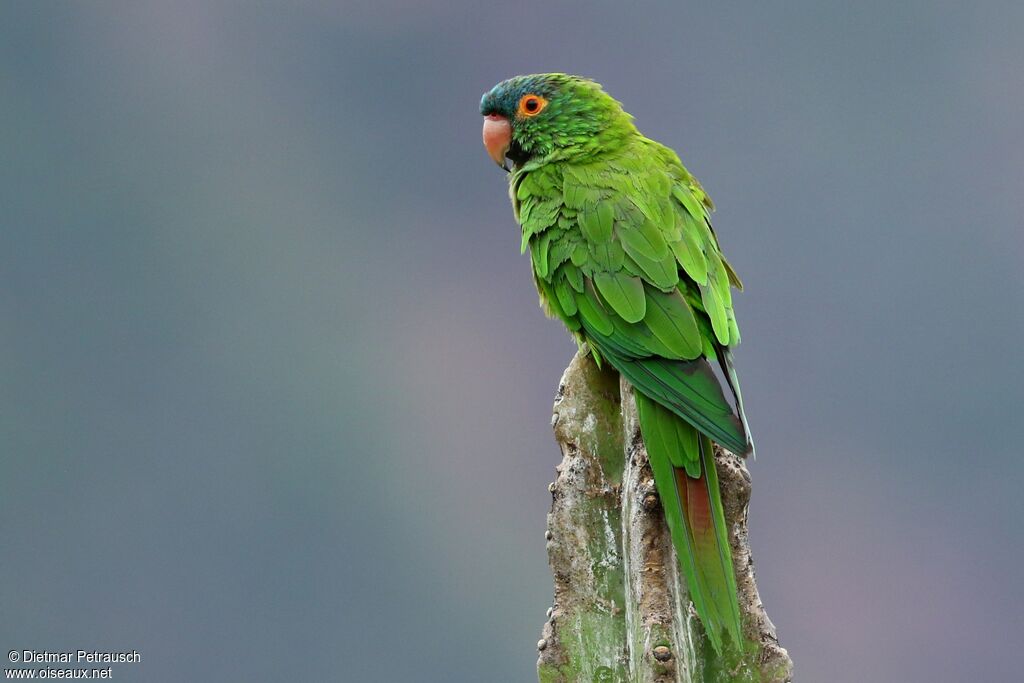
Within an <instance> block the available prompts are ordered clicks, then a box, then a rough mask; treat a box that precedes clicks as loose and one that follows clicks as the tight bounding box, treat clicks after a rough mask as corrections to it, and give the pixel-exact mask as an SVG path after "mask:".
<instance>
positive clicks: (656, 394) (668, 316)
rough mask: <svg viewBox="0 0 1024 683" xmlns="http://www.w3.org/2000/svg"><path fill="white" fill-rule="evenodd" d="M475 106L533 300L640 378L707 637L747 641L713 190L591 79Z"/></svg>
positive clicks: (656, 456) (664, 488) (524, 89)
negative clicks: (728, 476)
mask: <svg viewBox="0 0 1024 683" xmlns="http://www.w3.org/2000/svg"><path fill="white" fill-rule="evenodd" d="M480 113H481V114H482V115H483V116H484V125H483V140H484V145H485V146H486V148H487V151H488V153H489V154H490V156H491V158H492V159H493V160H494V161H495V162H497V163H498V164H499V165H500V166H502V167H503V168H504V169H505V170H506V171H509V176H508V179H509V194H510V196H511V199H512V208H513V211H514V213H515V216H516V219H517V221H518V222H519V223H520V224H521V226H522V233H523V241H522V251H523V252H524V253H525V252H526V250H527V249H529V251H530V260H531V263H532V267H533V277H534V282H535V283H536V285H537V290H538V291H539V293H540V300H541V305H542V306H543V307H544V309H545V310H546V311H547V313H548V314H549V315H550V316H551V317H555V318H558V319H560V320H561V321H562V322H563V323H565V325H566V327H568V328H569V330H570V332H571V333H572V334H573V336H574V337H575V338H576V341H577V342H578V343H579V344H580V346H581V348H582V347H583V345H584V344H586V346H587V347H588V348H589V349H590V352H591V353H592V354H593V358H594V360H595V361H596V362H597V363H598V364H599V365H600V364H601V363H604V362H607V363H608V364H609V365H611V366H612V367H613V368H615V369H616V370H617V371H618V372H619V373H620V374H621V375H622V376H624V377H625V378H626V379H627V380H628V381H629V382H630V383H631V384H632V386H633V388H634V389H635V393H636V402H637V411H638V413H639V419H640V431H641V433H642V434H643V438H644V442H645V443H646V444H647V452H648V456H649V459H650V463H651V469H652V470H653V472H654V480H655V484H656V486H657V489H658V495H659V497H660V498H661V502H662V507H663V509H664V511H665V517H666V520H667V522H668V527H669V531H670V533H671V536H672V541H673V544H674V546H675V549H676V554H677V556H678V557H679V561H680V564H681V565H682V568H683V573H684V575H685V576H686V580H687V585H688V586H689V590H690V597H691V599H692V600H693V604H694V606H695V607H696V609H697V614H698V616H699V617H700V619H701V621H702V623H703V624H704V628H705V631H706V633H707V635H708V639H709V640H710V642H711V644H712V646H713V647H714V649H715V650H716V651H717V652H719V653H721V652H722V649H723V646H724V643H725V642H726V638H728V639H729V640H731V641H732V643H734V644H735V646H736V647H737V648H739V649H740V650H742V649H743V639H742V635H741V625H740V611H739V605H738V601H737V591H736V578H735V574H734V572H733V565H732V557H731V553H730V551H729V536H728V530H727V529H726V523H725V515H724V513H723V511H722V501H721V495H720V491H719V488H718V477H717V474H716V472H715V460H714V453H713V450H712V441H715V442H717V443H719V444H721V445H722V446H723V447H725V448H727V449H728V450H730V451H732V452H733V453H736V454H738V455H742V456H746V455H748V454H750V453H752V452H753V443H752V441H751V438H750V430H749V429H748V427H747V421H746V417H745V415H744V412H743V400H742V398H741V396H740V387H739V383H738V381H737V375H736V371H735V370H734V368H733V360H732V355H731V351H730V349H731V348H732V347H733V346H735V345H736V344H738V343H739V341H740V333H739V329H738V327H737V325H736V317H735V315H734V313H733V306H732V293H731V291H730V286H732V287H736V288H737V289H742V288H743V285H742V283H741V282H740V279H739V277H737V275H736V273H735V271H733V269H732V266H730V265H729V262H728V261H726V260H725V257H724V256H722V252H721V249H720V248H719V245H718V239H717V237H716V236H715V232H714V230H713V229H712V227H711V223H710V220H709V213H710V212H711V210H712V209H713V205H712V203H711V200H710V199H709V198H708V196H707V194H706V193H705V192H704V189H703V188H702V187H701V186H700V183H698V182H697V180H696V179H695V178H694V177H693V176H692V175H690V173H689V172H688V171H687V170H686V169H685V168H684V167H683V164H682V162H680V160H679V157H678V156H677V155H676V153H675V152H673V151H672V150H670V149H669V148H667V147H665V146H664V145H661V144H659V143H657V142H655V141H653V140H650V139H648V138H646V137H644V136H643V135H642V134H641V133H640V132H639V131H638V130H637V128H636V126H635V125H633V120H632V117H631V116H630V115H629V114H627V113H626V112H625V111H623V109H622V105H621V104H620V103H619V102H617V101H616V100H614V99H613V98H612V97H611V96H609V95H608V94H606V93H605V92H604V90H602V88H601V86H600V85H598V84H597V83H595V82H593V81H591V80H588V79H584V78H580V77H578V76H570V75H567V74H560V73H551V74H535V75H530V76H517V77H515V78H511V79H509V80H506V81H503V82H501V83H499V84H497V85H496V86H494V88H492V89H491V90H490V91H489V92H487V93H485V94H484V96H483V98H482V100H481V102H480ZM506 159H507V160H509V161H511V162H512V166H511V168H509V167H508V165H507V163H506ZM712 362H714V363H716V364H718V365H719V367H720V368H721V371H722V376H723V377H724V379H725V383H726V384H727V385H728V389H729V392H730V393H731V395H732V400H731V401H730V400H727V399H726V397H725V393H724V392H723V390H722V385H721V383H720V382H719V379H718V376H717V375H716V373H715V371H714V370H713V369H712V365H711V363H712Z"/></svg>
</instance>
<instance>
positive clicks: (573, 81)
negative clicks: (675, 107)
mask: <svg viewBox="0 0 1024 683" xmlns="http://www.w3.org/2000/svg"><path fill="white" fill-rule="evenodd" d="M480 113H481V114H483V116H484V131H483V137H484V146H485V147H487V153H488V154H489V155H490V157H491V158H492V159H494V161H495V162H496V163H497V164H498V165H499V166H501V167H503V168H505V169H506V170H508V167H507V166H506V165H505V158H506V157H508V158H509V159H511V160H512V162H513V163H514V164H515V165H516V167H522V166H523V164H525V163H526V162H527V161H530V160H534V159H547V158H552V159H553V158H558V159H568V158H585V157H587V156H589V155H592V154H594V153H596V152H597V151H599V150H607V149H609V148H611V147H612V146H616V142H617V141H620V140H621V139H623V138H624V137H625V136H626V135H628V134H629V133H631V132H633V131H635V130H636V129H635V128H634V127H633V124H632V121H631V117H630V116H629V114H627V113H625V112H624V111H623V110H622V105H620V104H619V103H618V102H617V101H615V100H614V99H612V97H611V96H609V95H608V94H607V93H605V92H604V90H602V89H601V86H600V85H598V84H597V83H595V82H594V81H591V80H588V79H586V78H580V77H579V76H569V75H568V74H559V73H552V74H533V75H530V76H516V77H515V78H510V79H508V80H507V81H502V82H501V83H498V84H497V85H496V86H494V87H493V88H491V89H490V91H488V92H486V93H484V96H483V98H481V100H480Z"/></svg>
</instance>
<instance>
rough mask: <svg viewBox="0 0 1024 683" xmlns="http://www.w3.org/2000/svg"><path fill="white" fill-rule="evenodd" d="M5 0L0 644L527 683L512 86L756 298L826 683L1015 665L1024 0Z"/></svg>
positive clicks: (529, 467) (769, 577) (528, 495)
mask: <svg viewBox="0 0 1024 683" xmlns="http://www.w3.org/2000/svg"><path fill="white" fill-rule="evenodd" d="M705 5H707V3H691V2H686V3H683V2H664V3H651V4H647V3H640V4H635V5H631V6H627V3H602V2H573V3H564V4H563V3H548V2H543V3H541V2H536V3H535V2H516V3H504V4H498V3H478V2H452V3H447V4H444V5H441V4H439V3H423V2H412V1H398V2H391V1H383V2H370V1H358V2H345V1H342V2H333V3H329V2H323V3H305V4H301V5H290V4H289V5H288V6H284V4H283V3H282V5H279V6H274V5H272V4H269V3H260V4H256V3H207V2H176V3H159V4H156V3H152V4H151V3H141V2H122V3H77V4H72V3H30V2H8V3H4V4H3V5H2V7H0V154H2V156H0V379H2V384H0V387H2V390H0V647H2V648H5V650H4V651H6V650H7V649H37V650H57V649H78V648H86V649H88V648H100V649H103V648H112V649H133V648H134V649H137V650H138V651H139V652H140V653H141V654H142V658H143V661H142V663H141V664H138V665H122V666H120V667H115V672H114V675H115V676H116V677H117V678H119V679H122V680H140V681H141V680H145V681H239V680H250V681H276V680H294V681H305V680H309V681H332V680H337V681H370V680H373V681H444V682H463V681H464V682H467V683H479V682H480V681H517V682H518V681H530V680H535V679H534V662H535V658H536V652H535V650H534V644H535V643H536V641H537V638H538V637H539V629H540V626H541V623H542V621H543V619H544V611H545V609H546V608H547V607H548V605H549V602H550V598H551V582H550V577H549V575H548V570H547V565H546V557H545V554H544V540H543V531H544V515H545V512H546V511H547V509H548V505H549V494H548V492H547V490H546V485H547V483H548V481H550V480H551V478H552V475H553V468H554V466H555V464H556V463H557V462H558V459H559V454H558V451H557V449H556V447H555V444H554V442H553V440H552V436H551V432H550V429H549V426H548V423H549V415H550V408H551V402H552V397H553V394H554V391H555V388H556V385H557V382H558V378H559V376H560V373H561V371H562V369H563V368H564V367H565V365H566V363H567V362H568V360H569V359H570V357H571V356H572V354H573V351H574V345H573V343H572V342H571V341H570V340H569V338H568V336H567V335H566V334H565V333H564V331H563V330H562V329H561V328H560V325H559V324H557V323H555V322H553V321H549V320H546V319H544V317H543V316H542V314H541V312H540V310H539V309H538V308H537V301H536V295H535V293H534V290H533V285H532V283H531V281H530V275H529V265H528V261H527V259H526V258H524V257H521V256H520V255H519V250H518V246H519V237H518V235H517V226H516V225H515V223H514V222H513V218H512V213H511V209H510V207H509V205H508V199H507V196H506V184H505V178H504V175H503V174H502V173H501V172H500V171H499V170H498V169H496V168H494V166H493V164H492V163H491V162H490V160H489V159H488V158H487V156H486V154H485V153H484V150H483V147H482V146H481V144H480V130H479V129H480V124H481V120H480V116H479V113H478V102H479V98H480V95H481V93H482V92H483V91H484V90H486V89H488V88H490V86H491V85H492V84H493V83H495V82H496V81H499V80H502V79H504V78H506V77H508V76H511V75H514V74H517V73H528V72H535V71H553V70H563V71H570V72H575V73H580V74H583V75H587V76H591V77H593V78H595V79H597V80H599V81H601V82H602V83H603V84H604V85H605V86H606V88H607V89H608V90H609V91H610V92H611V93H612V94H613V95H614V96H615V97H617V98H618V99H620V100H621V101H622V102H624V103H625V104H626V107H627V109H628V110H629V111H631V112H632V113H633V114H634V115H635V117H636V121H637V124H638V125H639V126H640V128H641V130H643V131H644V132H645V133H647V134H648V135H650V136H651V137H654V138H656V139H658V140H661V141H663V142H665V143H666V144H668V145H670V146H672V147H674V148H676V149H677V150H678V151H679V152H680V154H681V155H682V157H683V159H684V161H685V162H686V163H687V165H688V166H689V168H690V169H691V170H692V171H693V172H694V173H695V174H696V175H697V176H698V177H699V178H700V179H701V181H702V182H703V183H704V185H705V187H706V188H707V189H708V190H709V192H710V194H711V196H712V197H713V198H714V199H715V201H716V202H717V203H718V206H719V211H718V213H717V214H716V227H717V230H718V232H719V235H720V237H721V241H722V244H723V247H724V249H725V251H726V253H727V254H728V256H729V258H730V259H731V260H732V262H733V263H734V264H735V266H736V268H737V269H738V270H739V272H740V274H741V275H742V277H743V278H744V280H745V281H746V284H747V293H745V294H743V295H741V296H740V297H739V299H738V311H739V315H740V322H741V326H742V329H743V333H744V337H743V338H744V343H743V345H742V346H741V347H740V349H739V352H738V362H739V366H740V371H741V375H742V377H743V381H744V392H745V398H746V400H747V403H748V404H749V412H750V416H751V420H752V423H753V428H754V432H755V434H756V436H757V439H758V446H759V448H758V453H759V459H758V460H757V462H756V463H753V464H752V467H751V469H752V472H753V475H754V481H755V488H754V500H753V506H752V510H751V515H752V526H753V535H752V540H753V546H754V550H755V554H756V559H757V562H758V578H759V583H760V588H761V594H762V597H763V598H764V600H765V603H766V604H767V606H768V609H769V613H770V614H771V616H772V618H773V619H774V621H775V623H776V625H777V626H778V630H779V634H780V637H781V639H782V642H783V644H784V645H785V646H786V647H788V648H789V650H790V652H791V654H792V656H793V658H794V660H795V662H796V666H797V680H798V681H808V682H810V681H831V682H832V683H844V682H849V683H854V682H857V683H859V682H861V681H866V680H871V681H893V682H904V681H929V682H935V681H957V682H960V681H1009V680H1016V679H1017V678H1018V677H1019V672H1020V664H1019V661H1018V660H1019V654H1020V652H1019V650H1020V639H1021V630H1022V628H1024V624H1022V616H1021V614H1022V612H1021V610H1020V606H1021V604H1022V602H1024V588H1022V585H1021V571H1020V568H1019V567H1020V562H1021V561H1022V559H1024V557H1022V554H1024V551H1022V547H1024V531H1022V521H1021V520H1022V519H1024V504H1022V498H1024V497H1022V495H1021V492H1020V489H1021V475H1022V474H1024V465H1022V460H1021V458H1020V450H1021V449H1020V443H1021V440H1022V437H1024V426H1022V422H1024V421H1022V419H1021V417H1020V414H1019V413H1020V409H1021V403H1022V399H1024V390H1022V379H1024V378H1022V376H1021V375H1022V363H1021V361H1020V358H1019V345H1020V340H1021V336H1022V333H1024V318H1022V315H1021V313H1022V304H1024V277H1022V275H1021V260H1022V256H1024V239H1022V227H1024V88H1022V80H1024V79H1022V76H1021V74H1022V73H1024V41H1022V40H1021V37H1020V36H1021V28H1022V26H1024V5H1022V4H1021V3H1020V2H1017V1H1008V2H977V3H969V4H968V3H953V2H934V1H920V2H900V3H890V2H874V1H868V2H861V3H846V2H820V1H813V2H812V1H806V2H789V3H784V4H782V5H779V4H776V3H760V2H745V3H729V4H725V3H720V4H718V6H716V7H714V8H709V7H707V6H705Z"/></svg>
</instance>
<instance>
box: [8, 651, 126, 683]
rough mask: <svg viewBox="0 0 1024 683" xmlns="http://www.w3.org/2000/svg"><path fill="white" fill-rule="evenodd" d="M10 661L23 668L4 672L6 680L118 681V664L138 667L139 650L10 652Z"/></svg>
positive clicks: (9, 669)
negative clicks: (115, 678) (115, 666)
mask: <svg viewBox="0 0 1024 683" xmlns="http://www.w3.org/2000/svg"><path fill="white" fill-rule="evenodd" d="M7 661H8V662H10V663H12V664H20V665H21V666H20V667H19V668H8V669H4V678H5V679H15V680H19V679H21V680H23V679H53V678H59V679H65V680H67V679H97V680H102V679H106V680H110V679H112V678H114V666H113V665H114V664H138V663H139V662H141V661H142V655H140V654H139V652H138V650H124V651H116V650H10V651H9V652H8V653H7Z"/></svg>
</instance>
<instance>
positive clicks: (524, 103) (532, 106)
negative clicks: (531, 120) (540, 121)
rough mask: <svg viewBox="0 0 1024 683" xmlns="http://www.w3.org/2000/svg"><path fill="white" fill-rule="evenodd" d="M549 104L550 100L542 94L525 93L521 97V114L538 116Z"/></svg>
mask: <svg viewBox="0 0 1024 683" xmlns="http://www.w3.org/2000/svg"><path fill="white" fill-rule="evenodd" d="M546 106H548V101H547V100H545V99H544V98H543V97H541V96H540V95H534V94H532V93H531V94H529V95H523V96H522V97H521V98H519V112H518V113H519V115H520V116H527V117H529V116H536V115H537V114H539V113H541V112H542V111H543V110H544V107H546Z"/></svg>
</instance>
